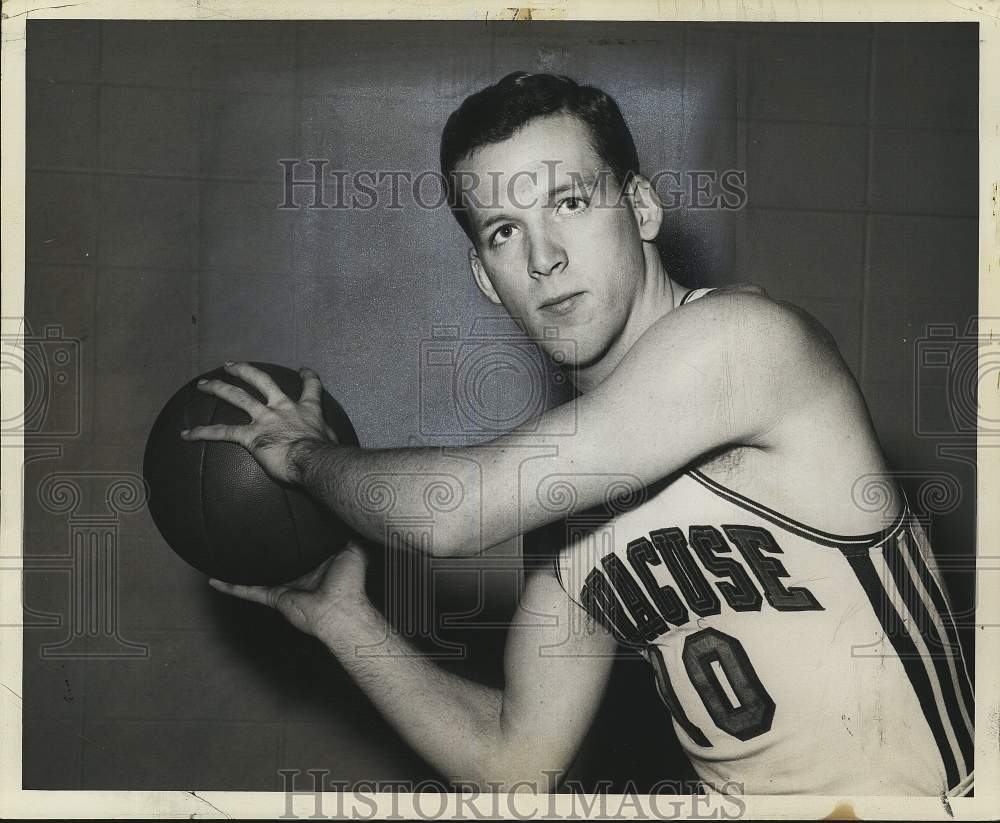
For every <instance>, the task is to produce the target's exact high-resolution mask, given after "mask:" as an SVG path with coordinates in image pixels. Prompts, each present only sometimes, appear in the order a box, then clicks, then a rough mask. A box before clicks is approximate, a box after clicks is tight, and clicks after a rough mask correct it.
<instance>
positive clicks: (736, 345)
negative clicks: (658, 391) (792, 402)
mask: <svg viewBox="0 0 1000 823" xmlns="http://www.w3.org/2000/svg"><path fill="white" fill-rule="evenodd" d="M654 325H655V326H660V327H662V329H661V330H659V334H661V335H663V336H664V337H665V338H673V341H674V342H675V343H676V342H677V339H678V338H680V339H684V340H690V341H691V343H692V346H694V347H695V348H717V347H719V346H723V347H725V348H726V349H727V350H728V351H729V352H731V353H732V354H733V355H742V356H745V357H748V358H750V359H758V358H765V359H767V360H768V362H771V363H772V364H778V363H788V362H790V361H798V362H801V363H803V364H804V363H807V362H809V361H813V360H814V359H816V358H818V359H819V360H829V359H831V358H833V359H834V360H836V361H840V357H839V353H838V352H837V347H836V343H835V342H834V340H833V338H832V336H831V335H830V333H829V332H828V331H827V330H826V328H825V327H824V326H823V325H822V324H821V323H820V322H819V321H818V320H817V319H816V318H815V317H813V316H812V315H811V314H810V313H809V312H807V311H806V310H805V309H803V308H801V307H799V306H796V305H795V304H793V303H789V302H787V301H784V300H778V299H776V298H774V297H772V296H771V295H769V294H768V293H767V292H766V291H765V290H764V289H763V288H761V287H760V286H756V285H754V284H750V283H737V284H734V285H730V286H723V287H720V288H717V289H713V290H712V291H711V292H709V293H707V294H706V295H705V296H703V297H700V298H699V299H697V300H693V301H691V302H689V303H686V304H684V305H682V306H678V308H677V309H675V310H673V311H670V312H668V313H667V314H666V315H664V317H662V318H661V319H660V321H659V322H658V323H657V324H654ZM803 358H805V360H803ZM829 365H831V366H836V367H837V368H839V367H840V365H842V363H838V364H833V363H830V364H829Z"/></svg>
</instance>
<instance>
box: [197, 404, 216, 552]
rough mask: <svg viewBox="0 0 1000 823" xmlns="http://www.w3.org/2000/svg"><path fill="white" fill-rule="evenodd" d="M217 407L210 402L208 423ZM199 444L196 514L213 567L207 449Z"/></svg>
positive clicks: (205, 445)
mask: <svg viewBox="0 0 1000 823" xmlns="http://www.w3.org/2000/svg"><path fill="white" fill-rule="evenodd" d="M195 391H197V389H195ZM218 408H219V401H218V400H216V401H215V402H214V403H213V404H212V413H211V414H210V415H209V416H208V423H209V425H212V424H214V423H215V413H216V410H217V409H218ZM200 445H201V454H200V455H199V456H198V500H199V501H200V504H201V505H199V506H198V514H199V516H200V517H201V533H202V538H203V539H204V541H205V545H206V546H207V547H208V558H209V564H210V565H211V567H212V568H213V569H214V568H215V564H216V560H217V558H216V556H215V544H214V543H213V541H212V540H211V539H210V535H209V533H208V519H207V518H206V517H205V452H207V451H208V443H207V442H206V441H204V440H202V441H201V443H200Z"/></svg>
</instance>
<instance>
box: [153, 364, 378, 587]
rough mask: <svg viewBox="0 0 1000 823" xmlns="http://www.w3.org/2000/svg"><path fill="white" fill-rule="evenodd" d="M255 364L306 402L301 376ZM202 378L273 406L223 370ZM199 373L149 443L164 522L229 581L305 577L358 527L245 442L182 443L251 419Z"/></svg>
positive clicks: (337, 426) (181, 550) (205, 567)
mask: <svg viewBox="0 0 1000 823" xmlns="http://www.w3.org/2000/svg"><path fill="white" fill-rule="evenodd" d="M252 365H254V366H256V367H257V368H258V369H261V370H262V371H265V372H267V373H268V374H269V375H270V376H271V378H272V379H273V380H274V382H275V383H277V384H278V387H279V388H280V389H281V390H282V391H283V392H284V393H285V394H286V395H288V396H289V397H291V398H292V399H294V400H298V398H299V396H300V395H301V393H302V378H301V377H299V374H298V372H296V371H293V370H292V369H288V368H285V367H284V366H276V365H273V364H271V363H253V364H252ZM200 377H204V378H206V379H209V380H211V379H218V380H225V381H226V382H229V383H232V384H233V385H236V386H239V387H240V388H242V389H244V390H245V391H247V392H248V393H249V394H250V395H251V396H253V397H255V398H256V399H257V400H259V401H261V402H264V398H263V396H262V395H261V394H260V392H258V391H257V390H256V389H254V388H252V387H251V386H249V385H247V384H246V383H244V382H243V381H242V380H240V379H238V378H236V377H234V376H232V375H230V374H228V373H227V372H226V371H225V370H223V369H221V368H220V369H215V370H214V371H211V372H208V373H206V374H203V375H200ZM200 377H199V378H195V379H193V380H191V382H190V383H188V384H187V385H185V386H184V387H183V388H182V389H181V390H180V391H178V392H177V394H175V395H174V396H173V397H171V398H170V400H169V401H168V402H167V405H166V406H164V407H163V411H161V412H160V415H159V417H157V418H156V422H155V423H154V424H153V429H152V431H151V432H150V433H149V440H148V441H147V443H146V454H145V457H144V459H143V474H144V475H145V477H146V482H147V483H148V484H149V510H150V513H151V514H152V515H153V520H154V522H155V523H156V526H157V528H159V530H160V533H161V534H162V535H163V537H164V539H165V540H166V541H167V543H169V544H170V546H171V548H173V550H174V551H175V552H177V554H179V555H180V556H181V557H183V558H184V559H185V560H186V561H187V562H188V563H190V564H191V565H192V566H194V567H195V568H196V569H199V570H200V571H203V572H204V573H205V574H207V575H210V576H211V577H216V578H218V579H220V580H226V581H228V582H230V583H250V584H258V585H272V584H275V583H283V582H287V581H289V580H292V579H294V578H296V577H298V576H299V575H302V574H305V573H306V572H307V571H309V570H310V569H312V568H315V567H316V566H318V565H319V564H320V563H321V562H322V561H323V560H324V559H325V558H327V557H329V556H330V555H331V554H333V553H334V552H336V551H338V550H340V549H341V548H343V546H344V544H345V543H346V542H347V539H348V536H349V534H350V532H349V531H348V529H347V527H346V526H345V525H344V524H343V523H341V522H340V521H339V520H338V519H337V518H336V517H334V516H333V515H332V514H331V513H330V512H329V511H328V510H327V509H326V508H325V507H323V506H321V505H320V504H319V503H317V502H316V501H315V500H313V498H311V497H310V496H309V495H308V494H307V493H306V492H305V491H303V490H301V489H298V488H293V487H288V486H284V485H281V484H279V483H276V482H275V481H273V480H272V479H271V478H270V477H268V475H267V474H266V473H265V472H264V470H263V469H262V468H261V467H260V465H259V464H258V463H257V461H256V460H255V459H254V458H253V457H252V456H251V454H250V452H248V451H247V450H246V449H244V448H243V447H242V446H240V445H238V444H236V443H219V442H205V441H187V440H182V439H181V437H180V431H181V429H188V428H192V427H194V426H206V425H211V424H214V423H227V424H243V423H249V422H250V418H249V416H248V415H247V414H246V413H245V412H243V411H241V410H240V409H237V408H236V407H235V406H232V405H230V404H229V403H226V402H225V401H224V400H219V399H218V398H216V397H213V396H212V395H210V394H206V393H205V392H202V391H199V390H198V388H197V387H196V383H197V381H198V379H200ZM322 408H323V416H324V417H325V418H326V422H327V423H328V424H329V426H330V428H332V429H333V430H334V431H335V432H336V434H337V438H338V440H339V442H340V443H341V444H343V445H351V446H356V445H358V438H357V435H356V434H355V432H354V427H353V426H352V425H351V421H350V419H349V418H348V416H347V414H346V413H345V412H344V410H343V409H342V408H341V407H340V406H339V405H338V404H337V401H336V400H334V399H333V398H332V397H331V396H330V395H329V394H327V392H326V391H324V392H323V400H322Z"/></svg>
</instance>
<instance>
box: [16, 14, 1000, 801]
mask: <svg viewBox="0 0 1000 823" xmlns="http://www.w3.org/2000/svg"><path fill="white" fill-rule="evenodd" d="M2 9H3V19H2V28H0V35H2V54H0V60H2V81H0V93H2V97H3V112H2V131H3V147H2V154H0V163H2V166H0V213H2V215H3V219H2V235H0V240H2V248H0V271H2V272H3V278H2V304H3V314H4V316H5V317H23V315H24V276H25V202H24V189H25V88H26V85H25V31H26V24H27V21H28V20H29V19H30V20H43V19H45V20H53V19H90V20H99V19H140V20H201V21H207V20H241V19H247V20H309V19H315V20H334V19H367V20H401V19H425V20H491V21H492V20H591V21H594V20H615V21H624V20H631V21H636V20H650V21H666V20H670V21H704V22H731V23H732V22H736V23H767V22H803V23H804V22H826V23H832V22H852V23H853V22H882V21H886V22H915V21H920V22H975V23H979V32H980V63H979V65H980V73H979V77H980V88H979V136H980V156H979V200H978V206H979V310H978V313H979V316H980V317H986V318H1000V284H998V282H997V280H998V277H1000V179H997V178H993V177H991V176H990V173H989V169H991V168H992V169H994V170H1000V5H998V4H997V3H996V2H995V0H994V2H991V3H985V4H983V5H978V6H975V5H973V4H972V3H971V2H969V5H968V6H963V5H961V2H948V0H933V1H929V0H915V2H908V3H906V4H902V3H899V2H893V0H875V2H865V1H863V0H826V2H822V1H821V0H768V2H766V3H765V2H745V0H735V1H734V0H715V2H712V3H706V2H704V0H693V1H692V0H674V2H672V3H665V2H649V1H643V0H618V2H586V1H585V0H577V1H576V2H570V1H569V0H566V2H559V0H548V1H547V2H543V3H539V4H537V5H526V6H521V7H510V6H506V5H504V4H503V3H490V2H477V3H475V4H471V3H459V2H442V0H416V2H413V0H411V2H409V3H405V4H404V3H401V2H394V3H387V2H378V1H377V0H365V2H321V0H289V2H283V3H281V4H280V5H279V4H274V5H266V4H264V3H252V2H238V0H212V2H211V3H210V4H204V3H201V2H198V3H190V2H179V0H149V2H143V3H142V4H141V5H140V4H137V3H135V2H131V3H126V2H121V0H93V1H92V2H85V3H80V4H73V5H54V6H52V7H50V8H45V7H36V6H35V5H34V4H33V3H31V2H26V0H19V1H18V2H9V3H3V6H2ZM992 322H993V323H994V324H996V323H997V322H998V321H996V320H993V321H992ZM22 328H23V324H22ZM980 334H981V336H988V335H989V336H992V335H996V336H997V338H998V339H1000V326H997V327H994V328H982V329H980ZM0 397H2V401H0V402H2V413H3V419H5V420H8V419H12V418H16V417H17V416H19V414H20V413H21V411H22V410H23V403H24V396H23V382H22V380H21V379H20V375H19V374H14V373H13V370H10V369H5V370H3V372H2V382H0ZM980 414H981V415H982V419H986V420H1000V384H998V386H997V391H996V392H995V393H988V394H987V395H985V396H982V395H981V396H980ZM23 446H24V438H23V435H20V434H13V435H8V434H6V433H4V434H3V438H2V448H0V467H2V476H3V478H4V480H5V481H6V482H5V483H4V485H3V495H2V497H0V570H2V571H3V572H4V573H3V574H0V686H2V687H3V688H2V689H0V815H2V816H3V817H4V818H17V817H64V818H87V817H118V816H124V817H153V816H155V817H174V816H177V817H181V816H183V817H189V816H192V815H197V816H198V817H226V816H233V817H248V818H249V817H275V818H280V817H282V816H285V817H288V812H289V811H291V812H292V815H293V816H301V817H303V818H309V817H310V816H311V815H314V813H315V811H316V807H315V805H314V804H315V800H314V798H312V797H310V796H308V795H305V796H303V795H298V796H295V797H293V798H291V799H290V801H289V798H288V797H287V796H286V795H285V793H283V792H218V791H212V792H199V791H197V790H196V787H195V789H193V790H191V791H175V792H151V791H141V792H131V791H107V792H103V791H73V790H66V791H24V790H22V789H21V698H20V694H21V690H22V653H23V647H22V639H23V636H22V629H21V628H20V623H21V622H22V586H21V583H22V581H21V576H22V574H21V573H22V572H23V561H22V557H21V535H22V511H23V501H22V488H21V484H20V482H11V478H14V479H16V480H17V481H19V480H20V477H21V475H22V471H23ZM977 463H978V471H977V489H976V490H977V501H978V503H979V505H977V507H976V509H977V514H976V534H977V541H976V542H977V571H976V589H977V595H976V617H975V624H976V629H977V631H976V638H977V642H976V670H975V687H976V694H977V695H978V699H977V701H976V718H975V721H976V722H975V727H976V748H975V758H976V760H975V767H976V774H977V779H976V786H975V797H972V798H968V797H961V798H950V799H945V798H897V797H889V798H884V797H820V796H792V797H762V796H746V797H745V798H744V800H745V812H744V814H743V816H744V817H746V818H748V819H753V818H762V817H764V818H771V819H781V818H792V817H818V818H820V817H826V816H828V815H830V814H831V813H833V814H834V815H835V816H836V817H838V818H841V819H843V818H845V817H847V816H848V815H849V814H853V815H856V816H857V817H859V818H862V819H903V818H912V819H959V820H964V819H977V818H982V819H988V818H995V817H996V816H997V815H998V814H1000V802H998V794H1000V752H998V737H1000V665H998V660H1000V643H998V642H997V639H998V638H997V633H996V629H997V627H998V626H1000V598H998V597H996V596H990V595H991V594H993V595H995V594H998V593H1000V586H998V580H1000V578H998V577H997V574H996V572H997V571H998V570H1000V564H998V563H996V562H994V561H995V560H997V559H998V557H997V554H1000V553H997V552H996V539H995V536H996V535H1000V506H997V505H994V506H990V505H986V504H985V502H986V501H988V500H991V499H992V500H994V501H1000V449H998V448H997V447H996V445H995V444H992V447H991V444H990V443H989V440H988V438H986V437H984V436H983V434H982V432H980V436H979V438H978V448H977ZM990 552H993V554H988V553H990ZM368 797H370V798H371V799H372V800H373V801H374V802H375V803H376V804H377V812H378V814H377V815H375V814H372V809H373V806H372V804H371V803H369V802H367V801H366V802H365V803H363V804H362V805H358V806H356V807H352V806H351V805H350V803H347V804H344V806H343V811H344V813H345V814H347V815H350V813H351V811H352V809H353V811H355V812H357V813H358V814H361V815H363V816H366V817H367V816H369V815H371V818H374V817H376V816H385V815H408V814H409V815H413V814H415V813H416V812H417V811H418V809H420V808H422V809H428V808H429V809H435V810H436V809H437V807H438V806H439V805H440V804H439V802H438V801H432V800H427V801H426V803H425V804H421V805H419V806H415V805H414V800H415V799H416V800H417V801H418V802H419V801H420V796H416V797H414V796H413V795H409V794H399V795H395V796H393V795H390V794H372V795H369V796H368ZM607 797H608V808H610V809H615V808H618V807H619V805H620V807H621V808H623V809H629V808H630V809H632V810H633V813H634V816H637V817H642V816H643V815H645V816H647V817H651V816H654V815H653V812H654V811H655V810H656V809H657V807H656V806H653V807H651V806H650V805H649V804H648V802H647V801H643V800H640V801H639V802H638V803H637V804H635V805H633V804H632V803H630V801H629V799H628V797H627V796H625V797H623V796H621V795H608V796H607ZM511 799H512V798H508V800H511ZM616 799H617V801H618V804H617V805H616V803H615V801H616ZM289 802H291V805H290V806H289V805H288V804H289ZM667 802H668V801H666V800H665V799H661V800H660V802H659V806H658V808H659V810H660V811H661V813H662V809H663V807H664V806H666V805H667ZM669 802H670V807H672V808H673V807H674V803H675V802H680V803H681V806H680V808H679V809H678V816H681V815H682V814H690V813H692V812H696V810H695V809H694V808H693V805H695V804H699V801H697V800H692V799H691V798H684V797H677V798H671V799H670V801H669ZM700 805H701V806H702V813H704V812H705V803H704V802H703V801H702V802H700ZM711 808H715V809H717V810H719V811H721V812H722V813H723V814H722V816H723V817H724V818H725V816H726V814H725V812H727V811H729V812H731V811H732V809H731V808H729V807H728V806H727V804H725V803H722V804H720V803H718V802H716V803H714V804H713V805H712V807H711ZM323 809H324V811H327V812H329V811H330V810H335V809H336V806H335V804H334V803H333V802H332V798H331V799H329V800H328V801H327V802H324V806H323ZM473 809H477V810H480V811H481V813H482V815H484V816H487V815H490V814H492V813H494V812H495V809H496V807H495V806H494V805H493V804H492V802H491V801H490V799H489V797H488V796H483V797H481V798H479V800H478V801H476V802H473V801H470V800H468V799H466V801H465V802H464V803H462V802H461V798H460V797H459V796H456V795H452V796H450V798H449V801H448V808H447V812H446V814H445V815H443V816H442V818H441V819H447V818H448V817H453V816H454V815H455V813H456V811H457V812H458V813H459V814H461V815H463V817H460V818H459V819H470V818H472V819H476V814H475V813H474V811H473ZM504 809H506V810H507V811H508V812H509V814H508V816H515V817H519V819H528V816H529V815H531V817H532V818H533V817H543V816H545V815H551V814H553V813H554V814H555V815H562V816H569V815H570V814H571V813H572V812H573V811H574V810H575V809H576V806H575V804H574V800H573V797H572V796H569V795H564V794H559V795H531V796H528V795H521V796H520V797H518V798H517V799H516V800H514V803H513V805H512V806H511V805H507V804H501V810H504ZM511 810H514V811H513V812H511ZM577 816H579V815H577ZM730 819H731V818H730Z"/></svg>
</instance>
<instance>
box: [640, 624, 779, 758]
mask: <svg viewBox="0 0 1000 823" xmlns="http://www.w3.org/2000/svg"><path fill="white" fill-rule="evenodd" d="M681 659H682V660H683V661H684V668H685V670H686V671H687V674H688V677H689V678H690V679H691V685H692V686H694V689H695V691H696V692H698V694H699V695H700V696H701V700H702V703H704V704H705V709H706V710H707V711H708V714H709V716H710V717H711V718H712V721H713V722H714V723H715V725H716V726H718V727H719V729H721V730H722V731H724V732H726V733H727V734H731V735H732V736H733V737H735V738H738V739H739V740H750V739H751V738H754V737H757V736H758V735H761V734H764V732H766V731H768V730H770V728H771V721H772V720H773V719H774V701H773V700H772V699H771V696H770V695H769V694H768V693H767V689H765V688H764V685H763V684H762V683H761V682H760V678H759V677H757V672H755V671H754V669H753V665H752V664H751V663H750V658H749V657H748V656H747V653H746V650H745V649H744V648H743V644H742V643H740V641H739V640H737V639H736V638H735V637H733V636H732V635H729V634H724V633H723V632H720V631H718V630H716V629H702V630H701V631H700V632H695V633H694V634H690V635H688V636H687V638H686V639H685V641H684V651H683V652H682V653H681ZM649 661H650V663H652V664H653V669H654V670H655V672H656V687H657V691H659V693H660V697H661V698H662V700H663V702H664V703H665V704H666V706H667V708H668V709H670V713H671V714H672V715H673V717H674V720H675V721H676V722H677V724H678V725H679V726H680V727H681V728H682V729H684V731H685V732H687V734H688V736H689V737H690V738H691V739H692V740H693V741H694V742H695V743H697V744H698V745H699V746H705V747H710V746H711V745H712V743H711V741H710V740H709V739H708V738H707V737H706V736H705V733H704V732H703V731H702V730H701V729H699V728H698V727H697V726H696V725H695V724H694V723H692V722H691V720H690V718H689V717H688V716H687V715H686V714H685V713H684V708H683V707H682V706H681V704H680V701H679V700H678V699H677V693H676V692H675V691H674V688H673V686H672V685H671V684H670V676H669V675H668V674H667V666H666V662H665V661H664V659H663V652H662V650H661V649H660V647H659V646H657V645H656V644H652V645H651V646H650V647H649ZM715 664H717V665H718V668H719V669H721V674H722V675H723V676H724V677H725V678H726V680H727V681H728V683H729V687H730V692H731V693H732V695H733V696H734V697H735V698H736V702H735V704H734V701H733V698H732V697H730V693H728V692H727V691H726V688H725V686H724V685H723V683H722V681H721V679H720V676H719V672H718V670H717V669H716V665H715Z"/></svg>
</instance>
